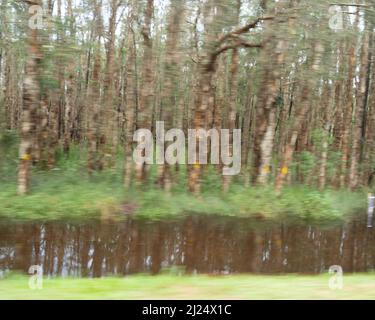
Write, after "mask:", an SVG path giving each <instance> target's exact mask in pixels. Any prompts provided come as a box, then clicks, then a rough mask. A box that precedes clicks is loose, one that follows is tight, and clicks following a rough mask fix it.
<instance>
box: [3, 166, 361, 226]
mask: <svg viewBox="0 0 375 320" xmlns="http://www.w3.org/2000/svg"><path fill="white" fill-rule="evenodd" d="M208 180H209V181H208V182H206V186H204V188H203V189H204V190H205V191H204V192H203V193H202V197H201V198H200V199H197V198H195V197H194V196H192V195H190V194H188V193H187V192H186V191H185V190H186V188H185V183H180V184H179V185H177V187H176V188H175V190H174V191H173V193H172V195H167V194H165V193H164V192H163V191H161V190H158V189H157V188H156V187H155V186H154V185H152V184H150V185H149V186H148V187H144V188H143V189H142V190H135V189H134V190H130V191H128V192H125V191H124V190H123V186H122V181H121V175H119V174H117V173H116V172H107V173H102V174H97V175H95V176H93V177H91V178H89V177H87V176H86V175H85V173H82V172H81V171H79V170H73V169H65V170H64V169H60V170H54V171H50V172H43V171H39V172H34V174H33V186H32V193H31V194H30V195H27V196H23V197H20V196H18V195H17V194H16V184H15V183H14V182H9V181H5V182H3V183H2V185H1V189H0V203H1V205H0V218H7V219H15V220H51V219H87V218H104V219H114V220H117V219H122V218H124V217H126V216H127V215H129V214H131V215H134V216H137V217H142V218H150V219H160V218H165V217H180V216H182V215H184V214H215V215H223V216H239V217H255V218H257V219H260V220H265V219H270V220H277V219H286V218H288V219H297V220H303V221H328V222H329V221H341V220H345V219H348V218H349V217H350V216H351V215H352V214H354V213H357V212H364V210H365V208H366V192H365V191H359V192H357V193H350V192H348V191H335V190H329V189H327V190H325V191H324V192H320V191H317V190H314V189H309V188H306V187H304V186H294V187H286V188H285V189H284V191H283V194H282V196H280V197H278V196H277V195H276V194H275V193H274V191H273V189H272V187H268V188H267V187H265V188H259V187H257V188H254V187H250V188H244V187H242V186H241V185H240V184H239V183H235V184H234V185H233V186H232V188H231V191H230V192H229V193H228V194H227V195H223V194H221V192H220V181H212V180H214V179H212V180H211V181H210V179H208Z"/></svg>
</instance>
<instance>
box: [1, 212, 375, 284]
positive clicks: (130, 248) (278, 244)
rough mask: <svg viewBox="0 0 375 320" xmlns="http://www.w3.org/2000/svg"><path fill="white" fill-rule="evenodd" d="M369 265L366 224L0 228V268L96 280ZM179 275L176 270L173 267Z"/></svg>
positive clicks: (374, 258) (198, 220)
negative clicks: (172, 271) (39, 269)
mask: <svg viewBox="0 0 375 320" xmlns="http://www.w3.org/2000/svg"><path fill="white" fill-rule="evenodd" d="M336 264H338V265H341V266H342V267H343V269H344V272H364V271H370V270H373V269H374V266H375V237H374V231H373V230H372V229H368V228H367V226H366V224H365V223H359V222H353V223H350V224H347V225H345V226H339V227H332V228H318V227H313V226H299V225H288V224H280V225H276V226H275V225H274V226H268V227H264V226H262V227H254V225H253V223H252V222H250V221H247V220H246V219H238V218H227V219H223V218H220V219H219V218H217V217H197V216H194V217H188V218H186V219H185V220H183V221H159V222H153V223H150V222H146V221H142V220H134V219H128V220H127V221H125V222H122V223H116V224H109V223H100V222H97V223H91V224H69V223H61V222H60V223H56V222H55V223H44V224H16V225H15V224H8V223H6V222H2V223H0V270H1V271H7V270H21V271H24V272H26V271H27V269H28V268H29V266H31V265H42V266H43V269H44V273H45V274H46V275H51V276H54V275H62V276H67V275H70V276H83V277H99V276H105V275H113V274H120V275H126V274H133V273H140V272H142V273H143V272H147V273H152V274H157V273H159V272H160V271H161V270H163V269H165V268H168V267H181V270H184V271H186V272H188V273H211V274H221V273H225V274H228V273H320V272H323V271H326V270H327V269H328V268H329V267H330V266H331V265H336ZM178 270H179V269H178Z"/></svg>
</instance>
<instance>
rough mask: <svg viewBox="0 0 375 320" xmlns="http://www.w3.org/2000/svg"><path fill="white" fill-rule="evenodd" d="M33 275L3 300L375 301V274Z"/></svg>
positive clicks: (12, 285) (3, 291)
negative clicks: (332, 284) (36, 278)
mask: <svg viewBox="0 0 375 320" xmlns="http://www.w3.org/2000/svg"><path fill="white" fill-rule="evenodd" d="M28 281H29V278H28V277H25V276H11V277H9V278H6V279H2V280H0V299H2V300H3V299H135V300H137V299H375V275H374V274H357V275H345V276H344V287H343V289H342V290H331V289H330V288H329V286H328V281H329V275H321V276H299V275H287V276H256V275H238V276H195V277H187V276H181V277H177V276H167V275H161V276H155V277H152V276H131V277H126V278H102V279H44V281H43V289H42V290H30V289H29V285H28Z"/></svg>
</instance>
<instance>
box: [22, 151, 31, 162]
mask: <svg viewBox="0 0 375 320" xmlns="http://www.w3.org/2000/svg"><path fill="white" fill-rule="evenodd" d="M21 159H22V160H24V161H30V160H31V156H30V155H29V154H27V153H25V154H24V155H23V156H22V157H21Z"/></svg>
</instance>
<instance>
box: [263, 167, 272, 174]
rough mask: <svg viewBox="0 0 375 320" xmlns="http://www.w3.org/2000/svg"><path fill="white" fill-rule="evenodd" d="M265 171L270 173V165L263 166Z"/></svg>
mask: <svg viewBox="0 0 375 320" xmlns="http://www.w3.org/2000/svg"><path fill="white" fill-rule="evenodd" d="M263 172H264V173H270V172H271V169H270V166H264V167H263Z"/></svg>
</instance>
